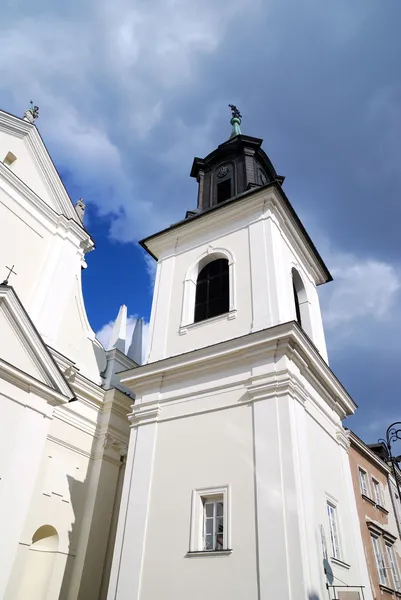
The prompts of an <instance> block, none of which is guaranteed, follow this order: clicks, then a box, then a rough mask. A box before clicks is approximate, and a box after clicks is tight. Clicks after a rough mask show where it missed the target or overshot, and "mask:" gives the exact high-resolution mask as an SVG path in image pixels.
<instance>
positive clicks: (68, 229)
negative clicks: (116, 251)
mask: <svg viewBox="0 0 401 600" xmlns="http://www.w3.org/2000/svg"><path fill="white" fill-rule="evenodd" d="M1 180H3V181H4V182H5V183H6V184H8V185H9V186H10V188H11V190H13V191H14V192H16V196H13V195H11V194H10V193H9V192H8V191H7V190H6V189H5V188H3V189H4V191H5V193H7V194H8V195H9V196H10V197H11V198H12V199H13V200H15V201H16V202H17V203H18V204H21V201H20V197H21V198H23V199H24V200H25V201H26V202H27V203H28V204H29V206H33V207H34V208H35V209H36V211H37V214H36V215H35V214H34V213H32V212H30V214H31V215H32V216H33V217H34V218H36V220H37V221H38V222H40V224H41V225H42V226H44V227H45V228H46V229H47V230H48V231H50V232H51V233H52V234H53V235H55V234H58V235H60V236H61V237H62V238H63V239H64V238H66V237H71V236H70V234H71V233H73V234H74V235H75V236H76V238H77V241H78V244H77V247H81V248H82V249H83V251H84V252H85V253H86V252H89V251H90V250H93V248H94V242H93V240H92V238H91V237H90V235H89V234H88V232H87V231H86V230H85V229H84V228H83V227H82V225H80V224H79V222H77V221H75V220H73V219H72V218H68V217H66V216H65V215H63V214H59V213H57V212H56V211H55V210H54V208H52V207H51V206H49V205H48V204H47V203H46V202H45V201H44V200H42V198H41V197H40V196H38V195H37V194H36V193H35V192H34V191H33V190H31V188H29V187H28V186H27V185H26V184H25V183H24V182H23V181H22V180H21V179H19V178H18V177H17V175H16V174H15V173H14V172H13V171H11V170H10V169H8V168H7V167H6V166H5V165H4V164H3V163H2V162H0V182H1ZM23 208H24V210H26V207H24V206H23ZM39 217H41V218H39Z"/></svg>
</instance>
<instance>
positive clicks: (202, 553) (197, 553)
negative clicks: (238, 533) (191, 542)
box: [185, 549, 233, 558]
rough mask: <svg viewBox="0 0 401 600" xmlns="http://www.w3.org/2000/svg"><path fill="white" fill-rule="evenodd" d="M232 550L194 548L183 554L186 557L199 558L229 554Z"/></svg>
mask: <svg viewBox="0 0 401 600" xmlns="http://www.w3.org/2000/svg"><path fill="white" fill-rule="evenodd" d="M232 553H233V551H232V549H230V550H194V551H193V552H192V551H188V552H187V553H186V555H185V557H186V558H200V557H204V556H209V557H210V556H215V557H216V556H230V554H232Z"/></svg>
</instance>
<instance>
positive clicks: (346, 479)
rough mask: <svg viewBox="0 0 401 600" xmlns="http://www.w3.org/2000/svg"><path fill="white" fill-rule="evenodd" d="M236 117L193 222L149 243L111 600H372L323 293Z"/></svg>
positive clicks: (277, 189)
mask: <svg viewBox="0 0 401 600" xmlns="http://www.w3.org/2000/svg"><path fill="white" fill-rule="evenodd" d="M232 109H233V117H232V120H231V125H232V127H233V131H232V135H231V137H230V139H229V140H228V141H227V142H225V143H223V144H221V145H220V146H219V147H218V148H217V149H216V150H214V151H213V152H212V153H211V154H209V155H208V156H207V157H206V158H205V159H199V158H197V159H195V161H194V163H193V167H192V171H191V175H192V176H193V177H195V178H196V180H197V182H198V206H197V209H196V210H193V211H188V213H187V215H186V218H185V219H184V220H183V221H181V222H179V223H177V224H176V225H173V226H171V227H169V228H168V229H166V230H164V231H161V232H159V233H157V234H155V235H152V236H150V237H148V238H147V239H145V240H143V241H142V242H141V244H142V246H143V247H144V248H145V249H146V250H147V251H148V252H149V253H150V254H151V255H152V256H153V257H154V258H155V259H156V260H157V275H156V283H155V291H154V298H153V305H152V314H151V321H150V333H149V336H150V339H149V356H148V360H147V362H146V364H144V365H143V366H141V367H140V368H135V369H127V370H126V371H125V372H124V373H123V374H122V376H121V383H122V384H123V385H124V386H126V387H127V388H128V389H130V390H131V391H132V392H135V395H136V400H135V404H134V405H133V408H132V411H131V413H130V415H129V421H130V441H129V447H128V456H127V466H126V476H125V481H124V486H123V492H122V499H121V510H120V516H119V521H118V527H117V535H116V544H115V550H114V557H113V565H112V570H111V577H110V587H109V592H108V600H155V599H158V598H174V599H175V600H188V598H191V600H203V599H204V598H207V597H209V598H224V599H230V600H234V599H238V600H240V599H241V600H242V599H244V598H247V600H268V599H273V598H274V599H278V598H279V599H280V600H290V599H291V600H301V599H302V600H323V599H326V598H329V599H330V600H333V599H334V598H337V599H340V600H341V599H343V600H345V599H347V600H351V599H355V600H356V599H357V598H359V599H362V598H365V599H366V600H369V599H371V598H372V593H371V589H370V583H369V576H368V571H367V566H366V560H365V556H364V550H363V544H362V538H361V532H360V528H359V522H358V514H357V508H356V503H355V497H354V491H353V484H352V477H351V470H350V465H349V459H348V451H349V436H348V435H347V432H346V431H345V429H344V427H343V424H342V421H343V419H344V418H346V417H347V416H349V415H351V414H353V413H354V411H355V409H356V406H355V404H354V402H353V400H352V399H351V398H350V396H349V394H348V393H347V391H346V390H345V389H344V387H343V386H342V385H341V383H340V382H339V381H338V379H337V378H336V377H335V375H334V374H333V372H332V371H331V370H330V367H329V365H328V358H327V350H326V344H325V336H324V329H323V324H322V318H321V312H320V306H319V299H318V292H317V286H319V285H322V284H324V283H326V282H328V281H330V279H331V276H330V273H329V271H328V270H327V267H326V266H325V264H324V262H323V260H322V258H321V257H320V255H319V253H318V251H317V250H316V248H315V246H314V244H313V242H312V240H311V239H310V238H309V236H308V234H307V232H306V231H305V229H304V227H303V225H302V223H301V222H300V220H299V218H298V217H297V215H296V213H295V211H294V209H293V208H292V206H291V204H290V202H289V200H288V198H287V197H286V195H285V193H284V190H283V187H282V185H283V181H284V178H283V177H281V176H279V175H278V174H277V173H276V171H275V169H274V167H273V165H272V163H271V161H270V160H269V158H268V157H267V155H266V154H265V152H264V151H263V150H262V147H261V145H262V140H260V139H258V138H254V137H250V136H246V135H243V134H242V133H241V131H240V125H241V115H240V114H239V112H238V111H237V110H236V109H235V107H232Z"/></svg>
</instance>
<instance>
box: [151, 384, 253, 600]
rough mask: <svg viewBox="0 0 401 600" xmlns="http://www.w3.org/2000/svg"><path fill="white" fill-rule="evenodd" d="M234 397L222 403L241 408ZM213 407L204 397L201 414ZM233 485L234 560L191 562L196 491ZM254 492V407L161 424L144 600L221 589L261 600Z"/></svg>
mask: <svg viewBox="0 0 401 600" xmlns="http://www.w3.org/2000/svg"><path fill="white" fill-rule="evenodd" d="M223 396H224V394H223ZM226 396H227V397H226V398H225V400H223V398H221V399H220V400H221V402H227V401H228V400H230V401H231V402H235V401H236V396H238V394H235V393H234V394H231V395H229V394H226ZM228 396H230V398H228ZM210 401H212V402H213V399H208V398H207V397H205V398H202V400H198V401H197V402H196V403H194V404H196V406H193V409H196V408H205V405H206V406H207V405H208V404H209V402H210ZM225 484H229V485H230V486H231V507H230V508H231V511H230V513H231V522H232V548H233V553H232V555H231V556H221V557H214V556H210V555H209V556H203V557H200V558H199V557H190V558H189V557H187V556H186V555H187V552H188V550H189V532H190V527H191V495H192V491H193V490H194V489H199V488H210V487H214V486H221V485H225ZM253 489H254V481H253V444H252V409H251V407H249V406H241V407H239V408H232V409H229V410H222V411H220V412H212V413H205V414H202V415H200V416H197V417H194V416H189V417H187V418H183V419H178V420H174V421H168V422H163V423H160V425H159V426H158V432H157V442H156V452H155V457H154V464H153V483H152V488H151V498H150V505H149V513H148V526H147V536H146V543H145V550H144V565H143V573H142V583H141V598H142V599H151V598H158V597H161V595H163V596H166V597H169V598H170V597H171V598H186V597H189V596H190V597H191V598H192V599H193V600H201V599H203V598H205V597H208V596H210V594H211V590H213V596H215V597H223V598H238V599H239V598H244V597H246V598H249V599H250V600H252V598H253V599H255V600H256V599H257V597H258V596H257V573H256V570H257V566H256V560H255V550H256V541H255V498H254V493H253ZM161 498H163V501H162V502H161V501H160V500H161ZM155 573H157V577H155Z"/></svg>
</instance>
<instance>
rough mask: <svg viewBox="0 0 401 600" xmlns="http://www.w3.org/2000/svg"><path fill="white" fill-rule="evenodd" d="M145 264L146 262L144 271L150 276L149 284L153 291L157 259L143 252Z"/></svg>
mask: <svg viewBox="0 0 401 600" xmlns="http://www.w3.org/2000/svg"><path fill="white" fill-rule="evenodd" d="M144 259H145V264H146V272H147V274H148V275H149V278H150V285H151V289H152V291H153V288H154V285H155V280H156V271H157V260H155V259H154V258H152V257H151V256H150V254H148V253H146V254H144Z"/></svg>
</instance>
